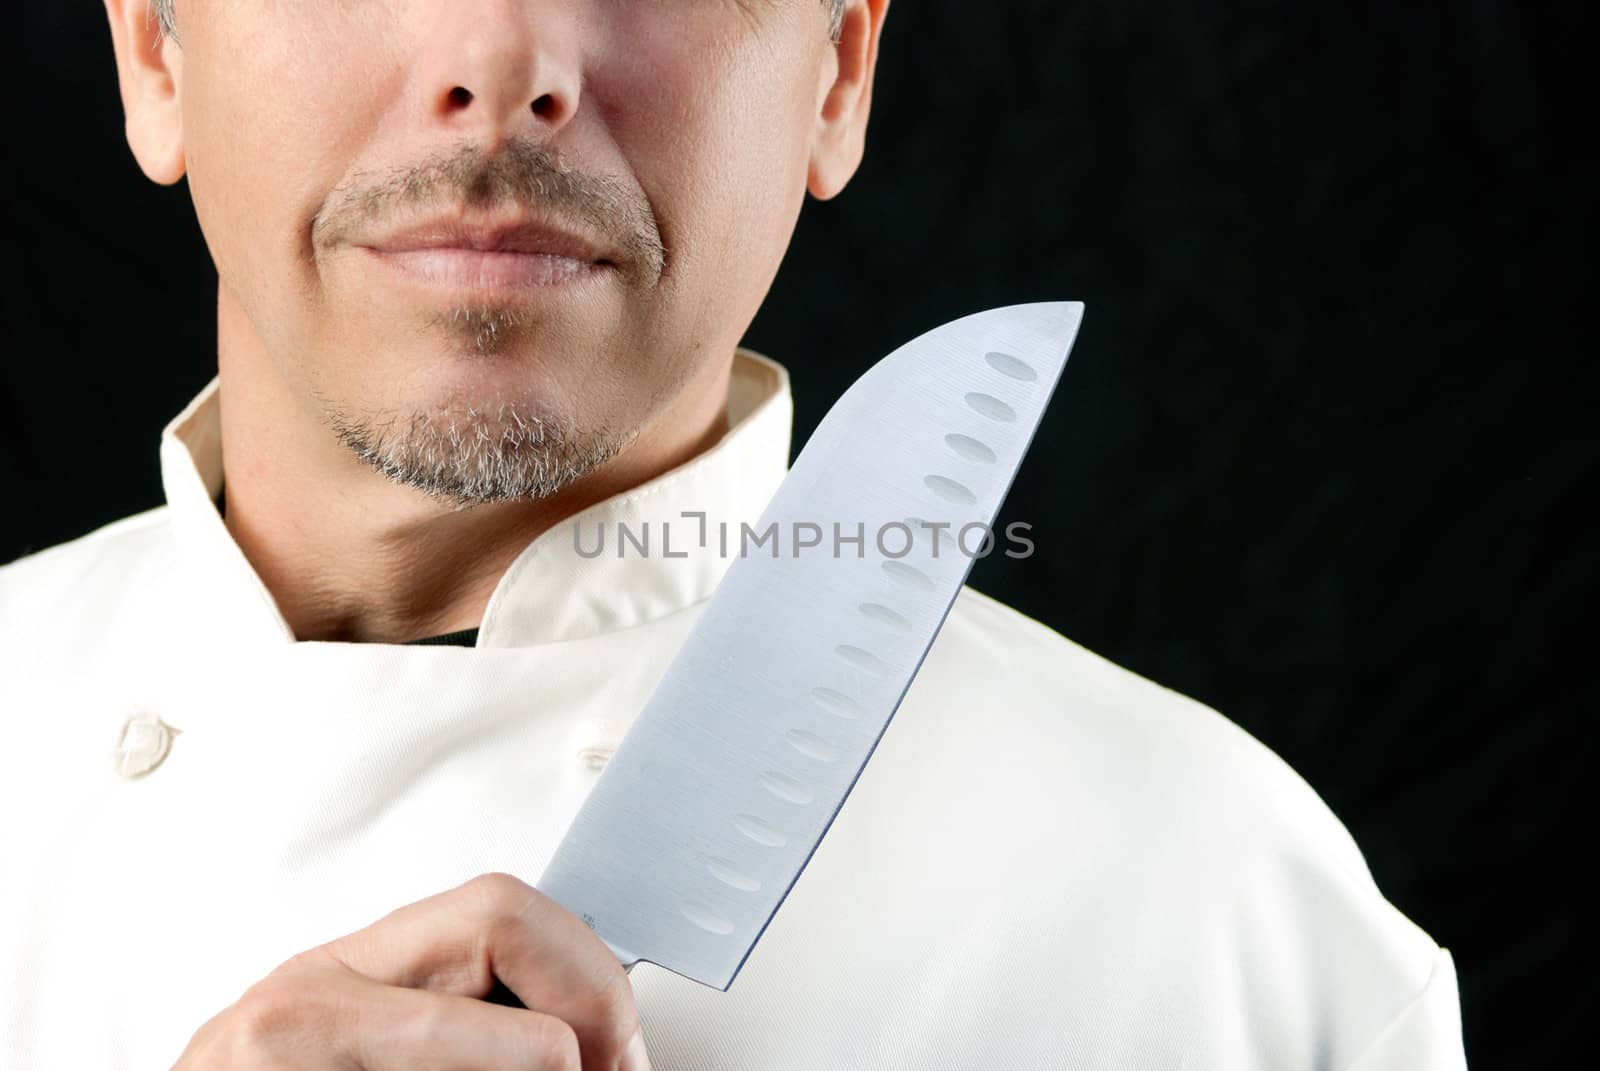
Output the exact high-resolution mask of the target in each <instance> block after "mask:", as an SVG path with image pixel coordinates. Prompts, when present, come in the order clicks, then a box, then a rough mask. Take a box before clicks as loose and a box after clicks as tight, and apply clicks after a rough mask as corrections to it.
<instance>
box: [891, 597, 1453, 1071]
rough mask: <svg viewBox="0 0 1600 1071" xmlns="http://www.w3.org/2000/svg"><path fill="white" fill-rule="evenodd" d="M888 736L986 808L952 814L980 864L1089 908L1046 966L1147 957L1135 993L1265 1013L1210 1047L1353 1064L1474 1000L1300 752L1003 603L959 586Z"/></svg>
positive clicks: (905, 758) (1051, 904)
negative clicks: (1461, 990)
mask: <svg viewBox="0 0 1600 1071" xmlns="http://www.w3.org/2000/svg"><path fill="white" fill-rule="evenodd" d="M903 716H904V717H905V718H906V720H905V722H904V724H899V723H900V722H901V718H902V717H903ZM889 732H890V734H899V735H898V736H897V737H896V738H895V740H894V747H895V749H896V750H897V751H898V754H899V756H900V759H899V765H900V766H901V767H902V769H901V771H900V773H899V776H898V777H895V778H894V779H895V780H896V781H897V782H898V785H897V788H898V789H899V791H900V792H901V793H902V794H909V789H908V782H909V781H915V782H917V783H918V785H919V787H922V786H923V785H926V784H927V782H929V781H932V780H935V779H937V780H939V781H947V782H948V783H949V784H950V785H953V786H959V788H960V793H959V795H960V796H961V798H963V799H965V800H968V801H981V802H979V803H978V805H977V807H976V808H975V809H977V810H980V811H981V817H980V818H975V819H964V818H963V817H962V816H961V814H960V813H959V809H958V808H954V807H952V809H951V811H950V814H949V815H948V816H947V817H946V818H945V821H946V822H947V829H950V828H961V825H960V823H962V822H966V823H967V825H968V826H970V830H971V833H972V835H971V836H970V837H968V838H965V839H963V840H962V841H961V844H960V850H961V854H962V855H963V856H964V861H965V865H967V866H971V867H974V868H976V869H978V870H980V871H984V872H987V873H1005V874H1007V875H1008V882H1009V883H1011V884H1013V885H1018V884H1020V885H1022V886H1025V887H1026V888H1027V889H1028V892H1027V894H1026V902H1027V903H1029V904H1032V905H1035V906H1036V909H1037V910H1038V911H1040V912H1041V913H1042V917H1048V916H1050V915H1052V914H1059V915H1060V916H1062V917H1063V918H1070V919H1076V920H1077V923H1076V924H1075V925H1070V926H1069V925H1065V924H1062V925H1060V926H1059V928H1055V929H1051V928H1048V927H1047V929H1046V932H1047V933H1049V934H1050V936H1049V937H1046V938H1044V939H1042V941H1041V939H1040V938H1039V937H1038V935H1037V934H1036V935H1035V938H1034V939H1035V941H1036V942H1040V943H1041V944H1042V946H1043V948H1042V949H1041V950H1036V951H1038V952H1039V954H1040V955H1041V963H1043V962H1044V961H1045V960H1046V959H1049V958H1052V957H1054V958H1058V959H1060V960H1063V961H1064V960H1068V959H1071V958H1074V957H1076V958H1078V959H1080V960H1081V959H1083V958H1084V957H1086V956H1087V957H1089V958H1091V959H1095V958H1096V957H1099V958H1098V961H1097V962H1096V966H1095V974H1096V977H1099V978H1101V979H1102V980H1103V981H1108V982H1109V981H1110V980H1113V979H1115V978H1116V976H1117V972H1118V971H1119V970H1121V969H1123V967H1124V966H1125V965H1126V964H1134V965H1135V966H1136V967H1137V970H1136V972H1135V974H1136V975H1137V980H1136V981H1130V982H1129V983H1128V984H1130V985H1133V986H1135V987H1136V988H1143V987H1146V986H1152V985H1153V986H1154V987H1155V990H1156V991H1163V989H1162V987H1167V988H1168V989H1170V990H1171V993H1170V994H1169V996H1171V997H1172V998H1173V999H1178V1000H1179V1001H1180V1002H1181V1003H1183V1004H1185V1005H1186V1006H1191V1007H1193V1008H1198V1007H1205V1008H1206V1009H1208V1010H1207V1012H1206V1016H1207V1017H1214V1018H1216V1020H1217V1021H1218V1022H1219V1023H1221V1022H1228V1021H1231V1020H1232V1019H1234V1018H1235V1017H1241V1018H1238V1021H1239V1022H1241V1023H1243V1022H1248V1023H1249V1024H1250V1025H1249V1027H1248V1029H1245V1028H1243V1027H1241V1028H1240V1030H1239V1031H1238V1032H1237V1033H1236V1034H1234V1035H1230V1032H1229V1031H1228V1030H1222V1029H1221V1027H1220V1026H1219V1027H1216V1028H1215V1032H1213V1027H1210V1026H1207V1027H1203V1028H1198V1029H1201V1030H1202V1033H1207V1034H1208V1036H1209V1037H1210V1041H1209V1042H1208V1043H1207V1044H1206V1045H1202V1046H1201V1047H1202V1048H1206V1047H1208V1046H1211V1045H1214V1046H1215V1048H1214V1049H1213V1051H1214V1052H1219V1053H1220V1052H1230V1053H1242V1052H1243V1051H1245V1049H1246V1048H1251V1049H1253V1050H1254V1051H1256V1052H1258V1054H1259V1053H1267V1052H1276V1053H1278V1054H1279V1055H1281V1056H1283V1057H1285V1061H1280V1060H1278V1059H1276V1058H1275V1057H1272V1058H1268V1057H1262V1058H1261V1059H1260V1061H1259V1064H1258V1065H1266V1066H1272V1065H1275V1064H1280V1063H1281V1064H1282V1065H1284V1066H1290V1065H1293V1066H1300V1065H1301V1059H1302V1058H1305V1059H1313V1060H1314V1054H1313V1049H1314V1047H1315V1045H1316V1044H1317V1043H1316V1041H1315V1039H1317V1038H1319V1037H1320V1038H1323V1039H1325V1040H1326V1039H1331V1044H1332V1047H1333V1050H1334V1051H1335V1053H1336V1055H1337V1056H1338V1058H1339V1059H1338V1063H1340V1064H1345V1063H1348V1062H1349V1061H1351V1060H1353V1059H1354V1057H1355V1055H1356V1054H1357V1053H1358V1052H1360V1051H1361V1050H1362V1048H1363V1047H1364V1046H1365V1045H1367V1044H1368V1043H1370V1042H1371V1041H1372V1039H1374V1038H1375V1037H1378V1036H1379V1035H1380V1034H1382V1033H1383V1031H1384V1030H1385V1029H1386V1028H1388V1026H1389V1024H1392V1023H1395V1022H1397V1021H1398V1019H1399V1017H1401V1016H1403V1015H1404V1014H1405V1009H1407V1008H1408V1007H1411V1006H1413V1005H1414V1004H1415V1002H1416V1001H1417V1000H1418V999H1419V994H1427V993H1430V992H1432V993H1433V996H1432V997H1431V998H1430V1000H1431V1001H1432V1003H1433V1004H1437V1005H1438V1006H1439V1007H1441V1008H1444V1009H1446V1010H1448V1009H1450V1008H1453V1007H1454V1006H1455V1005H1454V1003H1453V1001H1454V999H1455V992H1454V975H1453V974H1452V973H1451V971H1450V960H1449V956H1448V953H1446V952H1444V951H1443V950H1441V949H1440V948H1439V947H1438V945H1437V944H1436V943H1435V942H1434V941H1433V940H1432V939H1431V938H1430V937H1429V936H1428V935H1427V934H1426V933H1425V932H1423V931H1422V930H1421V929H1420V928H1418V927H1417V926H1416V925H1415V924H1413V923H1412V922H1411V921H1410V920H1409V919H1407V918H1406V917H1405V916H1404V915H1403V914H1402V913H1401V912H1399V911H1398V910H1397V909H1396V908H1394V907H1393V906H1392V905H1391V904H1390V903H1389V902H1388V901H1387V900H1386V899H1385V898H1384V896H1383V895H1382V893H1381V892H1380V891H1379V889H1378V888H1377V886H1376V884H1375V883H1374V881H1373V879H1372V876H1371V874H1370V872H1369V870H1368V868H1367V865H1366V862H1365V860H1364V859H1363V858H1362V855H1361V852H1360V851H1359V849H1358V848H1357V846H1356V844H1355V842H1354V840H1353V839H1352V838H1351V836H1350V834H1349V832H1348V831H1347V830H1346V829H1345V827H1344V825H1343V824H1342V823H1341V822H1340V821H1339V819H1338V818H1337V817H1336V816H1335V815H1334V814H1333V813H1332V811H1330V810H1329V808H1328V806H1327V805H1326V804H1325V803H1324V802H1323V800H1322V799H1321V798H1320V797H1318V795H1317V794H1316V792H1315V791H1313V790H1312V788H1311V787H1310V786H1309V785H1308V784H1307V783H1306V782H1305V781H1304V780H1303V779H1302V778H1301V777H1300V776H1299V775H1298V774H1296V773H1295V772H1294V771H1293V770H1292V769H1290V767H1289V766H1288V764H1286V763H1285V762H1284V761H1283V760H1282V759H1280V758H1279V757H1278V756H1277V755H1275V754H1274V753H1273V752H1272V751H1271V750H1270V749H1268V748H1267V747H1266V746H1265V745H1263V744H1262V743H1260V742H1259V741H1257V740H1255V739H1254V738H1253V737H1251V736H1250V735H1249V734H1248V733H1246V732H1244V731H1243V730H1242V729H1240V728H1239V727H1238V726H1237V725H1235V724H1234V723H1233V722H1231V721H1229V720H1228V719H1227V718H1225V717H1224V716H1222V715H1221V714H1219V713H1218V712H1216V711H1214V710H1212V709H1211V708H1209V707H1207V706H1205V705H1204V704H1202V703H1199V702H1196V701H1195V700H1193V699H1190V698H1187V697H1185V696H1183V695H1181V694H1179V693H1177V692H1174V691H1172V690H1171V689H1168V688H1164V687H1162V686H1161V685H1159V684H1156V683H1154V682H1152V681H1149V680H1146V679H1145V678H1143V677H1140V676H1139V675H1137V674H1135V673H1132V672H1130V671H1128V670H1126V669H1123V668H1121V667H1120V666H1117V665H1115V664H1114V663H1112V662H1110V661H1108V660H1106V659H1104V658H1102V657H1100V656H1099V655H1096V654H1094V653H1093V652H1090V651H1088V650H1085V649H1084V648H1083V647H1081V646H1079V645H1078V644H1075V643H1073V642H1071V641H1070V640H1068V639H1066V638H1065V637H1063V636H1061V635H1060V634H1058V633H1056V632H1054V631H1053V630H1051V629H1050V628H1048V627H1046V626H1045V625H1043V624H1041V623H1040V622H1038V621H1035V620H1032V619H1031V618H1028V617H1027V616H1025V615H1023V614H1021V613H1018V612H1017V611H1016V610H1013V609H1011V608H1010V607H1008V606H1005V605H1003V604H1001V603H999V602H997V601H996V600H994V599H991V598H989V597H987V596H984V595H982V594H980V593H978V592H976V591H973V590H971V589H964V590H963V591H962V592H961V594H960V596H959V597H958V598H957V601H956V604H955V606H954V607H953V608H952V611H951V614H950V616H949V618H948V620H947V621H946V624H945V627H944V629H943V630H942V631H941V633H940V635H939V638H938V639H937V641H936V642H935V644H934V647H933V649H932V650H931V651H930V652H929V655H928V658H927V661H926V663H925V664H924V667H923V672H922V673H920V674H919V675H918V677H917V680H916V681H915V683H914V684H913V686H912V690H911V692H910V693H908V695H907V700H906V707H905V709H903V711H902V713H901V714H900V715H897V716H896V719H895V722H894V723H891V726H890V730H889ZM889 739H890V738H889V736H886V737H885V742H886V743H887V742H888V741H889ZM891 753H895V752H891ZM919 806H922V805H921V804H920V803H919ZM1046 905H1048V906H1046ZM1013 907H1014V905H1010V904H1009V903H1002V902H1000V901H996V902H995V903H994V904H993V905H992V909H993V910H995V911H997V912H1005V911H1008V910H1012V909H1013ZM1084 926H1090V927H1091V928H1092V929H1093V930H1094V931H1095V933H1094V936H1093V938H1089V937H1087V936H1086V934H1085V930H1084V929H1083V927H1084ZM1056 938H1059V942H1058V943H1052V942H1055V939H1056ZM1152 973H1154V974H1157V975H1162V976H1163V978H1162V980H1161V981H1159V982H1155V981H1152V979H1151V977H1150V975H1151V974H1152ZM1445 990H1448V992H1445ZM1200 993H1203V994H1205V995H1204V997H1203V998H1201V997H1198V996H1197V995H1196V994H1200ZM1179 994H1181V996H1180V995H1179ZM1441 1014H1443V1013H1441ZM1445 1017H1446V1018H1448V1016H1445ZM1436 1018H1437V1017H1436ZM1444 1032H1445V1033H1446V1034H1448V1029H1446V1030H1445V1031H1444ZM1441 1044H1442V1046H1443V1048H1442V1049H1441V1051H1442V1052H1444V1053H1445V1054H1446V1055H1445V1057H1443V1060H1444V1065H1446V1066H1449V1065H1451V1060H1452V1059H1453V1057H1452V1056H1450V1054H1449V1052H1450V1045H1451V1042H1450V1041H1449V1039H1448V1038H1446V1040H1445V1041H1444V1042H1442V1043H1441ZM1454 1045H1456V1046H1457V1047H1459V1030H1457V1040H1456V1041H1455V1042H1454ZM1291 1054H1292V1055H1291ZM1230 1059H1231V1057H1230ZM1239 1066H1244V1064H1239ZM1419 1066H1433V1065H1432V1064H1427V1065H1419Z"/></svg>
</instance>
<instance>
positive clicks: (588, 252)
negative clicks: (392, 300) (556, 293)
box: [356, 219, 616, 295]
mask: <svg viewBox="0 0 1600 1071" xmlns="http://www.w3.org/2000/svg"><path fill="white" fill-rule="evenodd" d="M356 246H357V248H358V249H359V250H360V251H361V252H362V253H363V254H365V255H366V256H367V257H368V258H369V259H371V260H374V261H376V262H377V263H379V264H380V265H382V266H383V267H385V268H387V269H388V270H390V271H393V272H395V273H397V274H399V275H401V276H403V277H406V278H408V279H410V280H412V281H414V282H417V283H421V284H423V285H426V286H429V287H432V288H435V289H444V290H452V291H472V292H475V293H477V294H480V295H481V294H483V293H484V292H486V291H487V292H494V291H528V290H537V289H549V288H559V287H565V286H570V285H573V284H576V283H581V282H584V281H587V280H591V279H594V278H596V277H598V276H600V275H603V274H605V273H607V272H609V271H613V270H615V268H616V263H615V261H613V260H612V259H611V258H610V256H609V255H608V250H606V249H605V248H604V247H602V246H601V245H599V244H598V243H596V242H594V241H592V240H590V239H588V238H586V237H584V236H583V235H581V234H579V233H577V232H575V231H570V230H565V229H562V228H559V227H556V226H552V225H549V224H546V223H542V222H539V221H535V220H528V219H519V220H508V221H500V222H489V221H484V222H472V221H468V220H463V219H435V220H429V221H425V222H422V223H419V224H415V225H412V226H409V227H406V228H404V229H402V230H398V231H395V232H393V233H391V234H387V235H384V236H382V237H377V238H372V239H368V240H364V241H360V242H357V243H356Z"/></svg>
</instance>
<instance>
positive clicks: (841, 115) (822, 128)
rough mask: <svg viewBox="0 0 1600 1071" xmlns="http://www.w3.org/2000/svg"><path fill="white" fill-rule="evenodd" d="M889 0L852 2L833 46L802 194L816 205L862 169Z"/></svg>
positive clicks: (833, 193) (829, 196)
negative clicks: (815, 199) (879, 46)
mask: <svg viewBox="0 0 1600 1071" xmlns="http://www.w3.org/2000/svg"><path fill="white" fill-rule="evenodd" d="M888 12H889V0H850V4H849V7H848V9H847V10H846V11H845V15H844V23H843V25H842V26H841V27H840V32H839V40H838V42H837V43H835V45H834V46H833V47H834V59H835V62H833V63H830V64H828V68H829V73H830V74H831V75H832V79H831V82H830V83H829V84H828V85H826V86H824V87H823V89H822V103H821V106H820V108H819V109H818V113H817V128H816V134H815V136H814V137H813V139H812V144H811V162H810V167H809V170H808V172H807V175H806V189H807V190H808V191H810V193H811V196H813V197H815V198H817V199H818V200H819V201H826V200H828V199H830V198H832V197H835V196H837V195H838V194H839V192H840V191H841V190H843V189H844V187H845V185H846V184H847V183H848V182H849V181H850V178H851V176H853V175H854V174H855V173H856V168H858V167H859V166H860V165H861V158H862V155H863V154H864V152H865V150H866V138H867V117H868V114H869V113H870V112H871V109H872V76H873V72H874V71H875V70H876V69H877V65H878V39H879V36H880V35H881V33H882V32H883V20H884V18H885V17H886V16H887V15H888Z"/></svg>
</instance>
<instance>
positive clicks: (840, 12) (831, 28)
mask: <svg viewBox="0 0 1600 1071" xmlns="http://www.w3.org/2000/svg"><path fill="white" fill-rule="evenodd" d="M846 2H847V0H822V3H823V4H824V6H826V7H827V9H828V36H829V37H830V38H832V39H833V40H835V41H837V40H839V30H840V28H841V27H843V26H844V8H845V4H846ZM173 3H174V0H150V7H151V10H153V11H154V12H155V15H156V21H157V22H159V23H160V24H161V32H162V33H164V34H166V35H167V36H168V37H170V38H172V39H173V40H174V41H176V40H177V39H178V16H177V13H176V12H175V11H173V8H172V5H173Z"/></svg>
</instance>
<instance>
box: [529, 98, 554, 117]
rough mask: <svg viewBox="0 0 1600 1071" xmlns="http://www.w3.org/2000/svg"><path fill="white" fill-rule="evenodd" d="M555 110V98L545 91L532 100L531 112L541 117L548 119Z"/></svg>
mask: <svg viewBox="0 0 1600 1071" xmlns="http://www.w3.org/2000/svg"><path fill="white" fill-rule="evenodd" d="M555 110H556V98H554V97H552V96H551V95H550V94H548V93H546V94H545V95H544V96H542V97H540V98H539V99H538V100H535V101H534V102H533V114H534V115H537V116H538V117H539V118H541V119H548V118H550V116H551V115H552V114H553V113H554V112H555Z"/></svg>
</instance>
